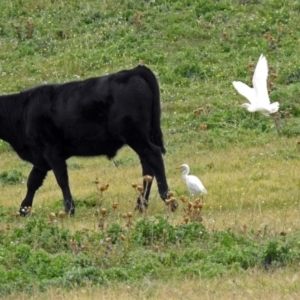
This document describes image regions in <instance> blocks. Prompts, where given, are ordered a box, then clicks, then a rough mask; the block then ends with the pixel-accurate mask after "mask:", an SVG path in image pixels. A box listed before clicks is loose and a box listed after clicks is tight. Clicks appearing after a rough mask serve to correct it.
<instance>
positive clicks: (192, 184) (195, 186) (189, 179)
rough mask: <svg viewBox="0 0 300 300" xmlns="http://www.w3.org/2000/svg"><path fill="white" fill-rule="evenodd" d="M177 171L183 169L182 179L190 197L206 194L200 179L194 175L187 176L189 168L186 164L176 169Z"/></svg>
mask: <svg viewBox="0 0 300 300" xmlns="http://www.w3.org/2000/svg"><path fill="white" fill-rule="evenodd" d="M177 169H183V172H182V179H183V181H184V182H185V183H186V185H187V187H188V189H189V192H190V195H191V196H193V195H194V194H197V193H200V194H207V190H206V189H205V187H204V186H203V184H202V182H201V181H200V179H199V178H198V177H196V176H194V175H188V174H189V172H190V168H189V166H188V165H187V164H183V165H181V166H179V167H177Z"/></svg>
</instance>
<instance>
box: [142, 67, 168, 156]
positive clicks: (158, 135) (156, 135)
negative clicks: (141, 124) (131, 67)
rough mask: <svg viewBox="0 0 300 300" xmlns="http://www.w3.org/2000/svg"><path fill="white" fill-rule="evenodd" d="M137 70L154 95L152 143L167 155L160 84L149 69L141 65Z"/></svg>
mask: <svg viewBox="0 0 300 300" xmlns="http://www.w3.org/2000/svg"><path fill="white" fill-rule="evenodd" d="M137 70H138V74H139V75H140V76H141V77H142V78H143V79H144V80H145V81H146V82H147V83H148V85H149V87H150V89H151V91H152V94H153V106H152V116H151V118H152V124H151V125H152V126H151V128H152V131H151V141H152V142H153V143H154V144H155V145H156V146H158V147H160V149H161V152H162V153H163V154H165V153H166V149H165V147H164V140H163V134H162V131H161V127H160V118H161V107H160V92H159V85H158V82H157V79H156V77H155V75H154V74H153V72H152V71H151V70H150V69H149V68H147V67H145V66H142V65H139V66H138V67H137Z"/></svg>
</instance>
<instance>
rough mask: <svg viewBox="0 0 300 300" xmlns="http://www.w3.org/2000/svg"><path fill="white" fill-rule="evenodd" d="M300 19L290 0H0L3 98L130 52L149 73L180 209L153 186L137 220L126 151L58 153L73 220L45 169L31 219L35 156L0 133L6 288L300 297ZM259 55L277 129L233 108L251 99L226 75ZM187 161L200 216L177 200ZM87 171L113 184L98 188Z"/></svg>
mask: <svg viewBox="0 0 300 300" xmlns="http://www.w3.org/2000/svg"><path fill="white" fill-rule="evenodd" d="M299 17H300V4H298V2H297V1H293V2H291V1H283V0H269V1H263V0H262V1H259V0H252V1H251V0H249V1H247V0H239V1H237V0H236V1H229V0H220V1H206V0H205V1H190V0H181V1H164V0H153V1H152V0H149V1H146V0H144V1H139V2H137V1H131V0H122V1H115V0H110V1H93V0H86V1H81V0H67V1H62V0H56V1H54V0H27V1H22V0H19V1H10V2H9V1H2V2H1V3H0V78H1V80H0V92H1V94H8V93H12V92H18V91H20V90H22V89H26V88H29V87H31V86H34V85H38V84H41V83H44V82H49V83H55V82H66V81H71V80H79V79H84V78H88V77H92V76H100V75H103V74H108V73H111V72H115V71H118V70H121V69H126V68H131V67H134V66H136V65H137V64H138V63H139V61H140V60H143V61H144V62H145V64H146V65H147V66H149V67H150V68H151V69H152V70H153V71H154V72H155V74H156V75H157V77H158V80H159V83H160V88H161V104H162V129H163V132H164V139H165V145H166V149H167V154H166V155H165V156H164V160H165V166H166V173H167V179H168V183H169V186H170V189H171V190H172V191H174V194H175V198H176V199H177V200H178V201H179V208H178V210H177V211H176V212H175V213H170V212H169V211H168V207H167V206H166V205H165V204H164V203H163V202H162V201H161V200H160V198H159V196H158V192H157V188H156V184H154V186H153V188H152V193H151V199H150V206H149V209H148V211H147V214H146V215H142V214H140V213H138V212H134V211H133V209H134V207H135V202H136V198H137V192H136V191H135V190H134V189H133V188H132V186H131V185H132V183H137V184H141V182H142V177H141V168H140V164H139V160H138V157H137V156H136V154H135V153H134V152H133V151H132V150H131V149H129V148H126V147H125V148H124V149H122V150H121V151H120V152H119V153H118V155H117V157H116V158H115V162H116V164H117V165H118V167H116V166H115V165H114V163H113V162H111V161H108V160H107V159H106V158H104V157H98V158H78V157H73V158H71V159H69V160H68V166H69V177H70V186H71V189H72V192H73V196H74V198H75V201H76V204H77V211H76V216H75V217H74V218H68V217H64V218H60V217H59V212H60V211H61V210H62V209H63V203H62V195H61V192H60V190H59V188H58V186H57V184H56V182H55V178H54V176H53V174H52V173H49V175H48V177H47V179H46V180H45V183H44V185H43V187H42V188H41V189H40V190H39V191H38V193H37V195H36V198H35V201H34V206H33V212H32V214H31V215H29V216H28V217H26V218H19V217H18V216H17V215H16V212H17V211H18V207H19V205H20V202H21V201H22V199H23V197H24V195H25V192H26V177H27V175H28V173H29V171H30V169H31V166H30V165H29V164H28V163H26V162H24V161H21V160H20V159H19V158H18V157H17V155H16V154H15V153H14V152H13V151H12V150H11V149H10V147H9V146H8V145H7V144H6V143H4V142H2V141H0V217H1V218H0V237H1V239H0V297H5V298H6V299H65V298H72V299H99V298H100V299H124V300H125V299H157V298H161V299H167V298H168V299H199V297H200V296H199V295H201V299H215V298H219V299H220V298H221V299H231V298H234V299H257V298H262V297H265V298H268V299H297V298H299V296H300V284H299V278H298V277H299V275H298V268H299V263H300V244H299V235H300V230H299V228H300V195H299V188H300V176H299V171H298V170H299V169H300V160H299V158H300V145H299V133H300V125H299V121H300V101H299V94H300V65H299V57H300V49H299V46H298V45H299V41H300V32H299V30H298V29H297V28H298V24H299ZM261 53H263V54H264V55H266V57H267V59H268V63H269V74H270V76H269V79H268V84H269V89H270V98H271V101H279V103H280V117H281V119H280V128H279V130H277V129H276V127H275V124H274V121H273V119H272V118H267V117H264V116H262V115H258V114H250V113H248V112H247V111H245V110H242V109H241V108H239V107H238V105H239V104H241V103H244V102H245V99H244V98H243V97H242V96H240V95H238V94H237V93H236V92H235V90H234V88H233V87H232V84H231V82H232V81H233V80H240V81H243V82H245V83H248V84H251V77H252V73H253V70H254V67H255V64H256V62H257V60H258V58H259V55H260V54H261ZM199 108H201V113H197V111H198V112H199V110H198V109H199ZM182 163H187V164H189V165H190V167H191V173H192V174H194V175H197V176H199V177H200V178H201V180H202V182H203V183H204V185H205V187H206V189H207V190H208V194H207V195H205V197H204V199H203V208H202V210H201V212H197V215H196V217H195V220H194V221H192V220H191V219H193V217H192V215H191V213H190V212H189V211H188V204H187V203H183V202H181V201H180V197H181V196H185V197H187V198H188V196H189V195H188V191H187V188H186V186H185V185H184V183H183V182H182V180H181V174H180V171H179V170H177V169H175V167H177V166H178V165H180V164H182ZM96 178H98V179H99V181H100V183H101V184H107V183H108V184H109V188H108V190H107V191H105V192H104V193H103V194H102V195H99V193H97V192H98V190H97V188H96V186H95V184H94V181H95V179H96ZM194 200H195V199H189V201H191V202H193V201H194ZM99 203H101V207H100V206H99ZM113 205H114V206H117V208H115V209H114V208H113ZM101 209H106V213H104V212H103V211H102V210H101ZM101 212H102V213H101ZM53 214H55V216H54V215H53ZM131 214H132V217H128V216H130V215H131ZM187 215H188V216H189V219H187V218H186V217H187ZM99 223H100V227H99Z"/></svg>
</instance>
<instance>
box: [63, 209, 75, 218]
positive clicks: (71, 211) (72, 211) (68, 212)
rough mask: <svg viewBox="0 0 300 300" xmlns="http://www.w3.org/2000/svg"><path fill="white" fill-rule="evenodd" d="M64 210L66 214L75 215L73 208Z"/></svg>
mask: <svg viewBox="0 0 300 300" xmlns="http://www.w3.org/2000/svg"><path fill="white" fill-rule="evenodd" d="M65 212H66V214H67V215H68V216H74V215H75V208H71V209H65Z"/></svg>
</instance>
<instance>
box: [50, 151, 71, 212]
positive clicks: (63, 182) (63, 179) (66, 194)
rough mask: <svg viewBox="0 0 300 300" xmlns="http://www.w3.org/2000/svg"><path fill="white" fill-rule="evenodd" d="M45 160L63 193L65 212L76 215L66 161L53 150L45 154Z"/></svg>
mask: <svg viewBox="0 0 300 300" xmlns="http://www.w3.org/2000/svg"><path fill="white" fill-rule="evenodd" d="M45 158H46V160H47V161H48V163H49V165H50V166H51V168H52V170H53V172H54V175H55V178H56V181H57V183H58V185H59V187H60V189H61V191H62V194H63V198H64V206H65V211H66V213H67V214H70V215H73V214H74V213H75V203H74V201H73V198H72V195H71V191H70V187H69V178H68V170H67V164H66V161H65V160H64V159H63V158H62V157H61V156H60V155H59V154H57V153H56V152H55V151H51V149H50V150H48V151H47V152H46V153H45Z"/></svg>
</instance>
